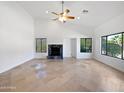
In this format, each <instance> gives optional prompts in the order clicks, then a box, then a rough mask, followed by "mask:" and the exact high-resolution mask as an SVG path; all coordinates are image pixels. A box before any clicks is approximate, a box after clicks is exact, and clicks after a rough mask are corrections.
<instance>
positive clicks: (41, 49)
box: [35, 38, 47, 53]
mask: <svg viewBox="0 0 124 93" xmlns="http://www.w3.org/2000/svg"><path fill="white" fill-rule="evenodd" d="M39 39H40V42H41V51H40V52H39V51H37V40H39ZM43 39H45V40H46V50H45V51H42V40H43ZM35 41H36V49H35V51H36V53H46V52H47V38H35Z"/></svg>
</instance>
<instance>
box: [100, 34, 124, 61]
mask: <svg viewBox="0 0 124 93" xmlns="http://www.w3.org/2000/svg"><path fill="white" fill-rule="evenodd" d="M117 34H121V35H122V38H121V39H122V47H121V58H119V57H114V56H110V55H108V54H107V46H108V45H107V41H108V36H112V35H117ZM123 34H124V32H119V33H114V34H109V35H104V36H101V55H105V56H109V57H113V58H117V59H121V60H124V58H123V50H124V49H123V46H124V43H123V41H124V38H123ZM103 37H106V54H102V38H103Z"/></svg>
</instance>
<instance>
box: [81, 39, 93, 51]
mask: <svg viewBox="0 0 124 93" xmlns="http://www.w3.org/2000/svg"><path fill="white" fill-rule="evenodd" d="M80 52H88V53H89V52H92V38H81V39H80Z"/></svg>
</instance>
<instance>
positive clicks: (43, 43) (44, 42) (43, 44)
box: [42, 39, 47, 52]
mask: <svg viewBox="0 0 124 93" xmlns="http://www.w3.org/2000/svg"><path fill="white" fill-rule="evenodd" d="M46 50H47V49H46V39H42V52H46Z"/></svg>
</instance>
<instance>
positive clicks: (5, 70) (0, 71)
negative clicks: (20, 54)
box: [0, 57, 34, 74]
mask: <svg viewBox="0 0 124 93" xmlns="http://www.w3.org/2000/svg"><path fill="white" fill-rule="evenodd" d="M32 59H34V57H31V58H29V59H27V60H25V61H23V62H20V63H19V64H15V65H13V66H11V67H9V68H7V69H4V70H0V74H1V73H4V72H7V71H9V70H11V69H13V68H15V67H17V66H19V65H21V64H24V63H25V62H27V61H30V60H32Z"/></svg>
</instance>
